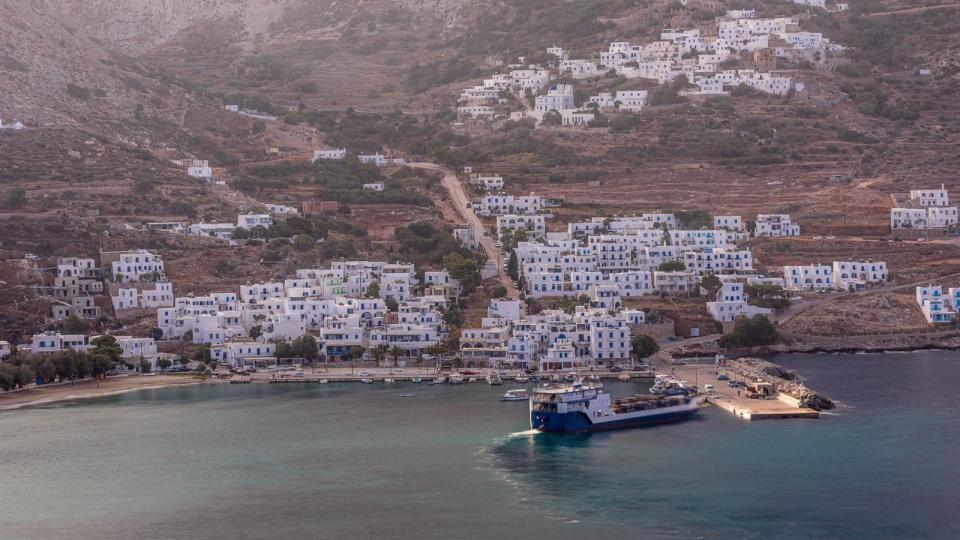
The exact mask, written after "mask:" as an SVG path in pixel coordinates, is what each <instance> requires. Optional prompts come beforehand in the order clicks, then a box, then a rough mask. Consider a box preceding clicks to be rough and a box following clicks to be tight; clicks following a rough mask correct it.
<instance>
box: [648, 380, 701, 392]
mask: <svg viewBox="0 0 960 540" xmlns="http://www.w3.org/2000/svg"><path fill="white" fill-rule="evenodd" d="M696 391H697V389H696V388H694V387H690V386H687V384H686V383H684V382H683V381H681V380H679V379H677V378H676V377H674V376H673V375H657V377H656V379H655V380H654V382H653V386H651V387H650V393H651V394H654V395H657V396H679V395H686V394H690V393H696Z"/></svg>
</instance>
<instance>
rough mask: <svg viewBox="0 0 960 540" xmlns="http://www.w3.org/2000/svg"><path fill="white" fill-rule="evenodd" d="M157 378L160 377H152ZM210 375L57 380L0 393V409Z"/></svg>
mask: <svg viewBox="0 0 960 540" xmlns="http://www.w3.org/2000/svg"><path fill="white" fill-rule="evenodd" d="M156 379H160V380H156ZM217 382H220V381H216V380H214V379H212V378H211V379H206V380H200V379H194V378H193V377H185V376H173V375H158V376H148V377H144V376H142V375H140V376H129V377H115V378H109V379H107V380H106V381H102V382H101V384H100V387H99V388H98V387H97V381H95V380H86V381H82V382H78V383H76V384H69V383H67V384H58V385H55V386H34V387H31V388H27V389H25V390H19V391H17V392H9V393H4V394H0V412H3V411H14V410H18V409H23V408H27V407H37V406H41V405H49V404H51V403H60V402H65V401H79V400H85V399H95V398H100V397H109V396H118V395H122V394H128V393H131V392H138V391H141V390H157V389H161V388H173V387H176V386H195V385H198V384H212V383H217Z"/></svg>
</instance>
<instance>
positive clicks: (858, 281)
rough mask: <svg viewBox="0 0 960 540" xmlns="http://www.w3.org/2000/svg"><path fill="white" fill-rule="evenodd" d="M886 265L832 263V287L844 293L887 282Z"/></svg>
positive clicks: (852, 262)
mask: <svg viewBox="0 0 960 540" xmlns="http://www.w3.org/2000/svg"><path fill="white" fill-rule="evenodd" d="M887 278H888V273H887V263H885V262H879V261H878V262H873V261H866V262H864V261H834V262H833V282H834V285H835V286H836V287H837V288H838V289H841V290H844V291H855V290H859V289H862V288H864V287H867V286H869V285H876V284H878V283H883V282H885V281H887Z"/></svg>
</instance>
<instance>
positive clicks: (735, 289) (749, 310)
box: [707, 282, 770, 322]
mask: <svg viewBox="0 0 960 540" xmlns="http://www.w3.org/2000/svg"><path fill="white" fill-rule="evenodd" d="M707 312H709V313H710V316H711V317H713V319H714V320H715V321H719V322H731V321H735V320H736V319H737V317H741V316H743V317H753V316H754V315H769V314H770V310H769V309H767V308H762V307H758V306H751V305H750V304H748V303H747V298H746V296H745V295H744V291H743V284H742V283H738V282H727V283H724V284H723V285H722V286H721V287H720V290H719V291H717V296H716V298H715V299H714V300H713V301H711V302H707Z"/></svg>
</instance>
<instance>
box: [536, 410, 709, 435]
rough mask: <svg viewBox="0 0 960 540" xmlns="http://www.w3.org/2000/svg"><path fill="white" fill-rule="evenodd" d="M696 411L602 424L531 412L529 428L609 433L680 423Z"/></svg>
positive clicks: (567, 415) (571, 415)
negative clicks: (617, 430) (618, 430)
mask: <svg viewBox="0 0 960 540" xmlns="http://www.w3.org/2000/svg"><path fill="white" fill-rule="evenodd" d="M697 410H698V409H697V408H685V409H680V410H674V411H664V412H662V413H655V414H646V415H642V416H628V417H624V418H616V417H614V418H612V419H609V420H607V419H605V421H603V422H592V421H590V418H589V417H588V416H587V415H586V414H584V413H582V412H568V413H551V412H540V411H533V412H531V413H530V427H531V429H536V430H539V431H546V432H553V433H593V432H597V431H611V430H616V429H627V428H635V427H643V426H655V425H660V424H670V423H673V422H682V421H684V420H686V419H688V418H690V417H691V416H693V415H694V414H696V413H697ZM617 416H620V415H617ZM608 418H609V417H608Z"/></svg>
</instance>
